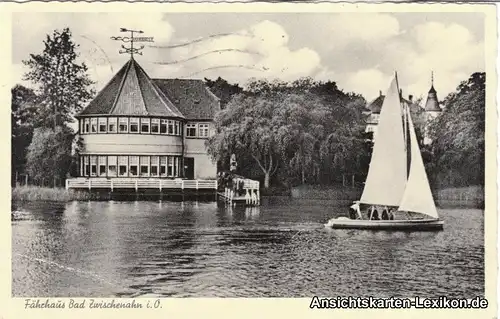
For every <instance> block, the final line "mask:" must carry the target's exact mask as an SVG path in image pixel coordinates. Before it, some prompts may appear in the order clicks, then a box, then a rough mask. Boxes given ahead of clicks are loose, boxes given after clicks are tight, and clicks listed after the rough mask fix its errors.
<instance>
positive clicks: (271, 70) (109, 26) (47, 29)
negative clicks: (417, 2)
mask: <svg viewBox="0 0 500 319" xmlns="http://www.w3.org/2000/svg"><path fill="white" fill-rule="evenodd" d="M165 17H169V15H164V14H161V13H149V14H143V13H140V14H138V13H107V14H105V13H72V14H68V13H65V14H60V13H19V16H17V17H14V19H13V21H14V22H13V35H14V36H13V57H14V61H13V64H14V65H16V71H13V74H12V77H13V78H16V77H17V78H19V79H20V75H21V74H22V70H21V69H22V68H21V66H20V64H21V60H23V59H26V58H28V56H29V53H38V52H41V51H42V49H43V45H42V41H43V40H44V38H45V35H46V34H47V33H51V32H52V30H54V29H56V28H57V29H61V28H63V27H66V26H69V27H70V29H71V30H72V31H73V35H74V39H75V41H76V42H77V43H79V44H80V48H79V51H80V52H81V59H82V60H83V61H85V63H86V64H87V65H88V66H89V73H90V75H91V77H92V79H93V80H94V81H97V85H96V87H97V88H98V89H99V88H102V86H103V85H105V84H106V83H107V82H108V81H109V80H110V79H111V77H112V76H113V75H114V73H116V72H117V71H118V69H119V68H120V67H121V66H122V65H123V64H124V63H125V62H126V60H127V59H128V57H127V56H126V55H119V54H118V51H119V50H120V46H121V44H122V43H119V42H117V41H113V40H111V39H110V36H124V35H126V34H125V33H120V32H119V28H120V27H126V28H130V29H133V28H139V29H141V30H144V32H145V33H144V36H153V37H154V38H155V43H154V45H173V44H178V43H185V42H189V41H193V40H196V39H200V37H210V36H211V35H214V34H217V33H218V32H232V34H231V35H225V36H220V37H210V38H208V39H206V40H204V41H201V42H196V43H193V44H191V45H188V46H184V47H178V48H169V49H159V48H153V47H149V46H148V44H145V46H146V47H145V48H144V50H143V52H144V56H138V57H137V60H138V61H139V63H140V64H141V65H142V66H143V67H144V69H145V70H146V71H147V72H148V74H149V75H150V76H151V77H153V78H175V77H188V76H191V75H192V74H195V73H197V74H195V75H193V76H192V77H193V78H204V77H208V78H217V77H219V76H221V77H223V78H225V79H227V80H228V81H230V82H237V83H240V84H241V85H244V84H245V83H246V82H247V81H248V80H249V79H250V78H268V79H274V78H280V79H282V80H286V81H288V80H295V79H297V78H300V77H304V76H312V77H314V78H315V79H317V80H323V81H328V80H331V81H335V82H337V83H338V85H339V88H341V89H344V90H345V91H353V92H357V93H361V94H363V95H364V96H365V98H366V99H367V100H371V99H373V98H375V97H376V96H377V95H378V94H379V90H382V91H383V92H384V91H385V90H386V89H387V87H388V85H389V82H390V78H391V76H392V75H393V74H394V71H398V77H399V80H400V87H401V88H402V89H403V93H404V95H408V94H412V95H414V96H416V97H418V96H421V95H422V96H424V97H425V96H426V94H427V92H428V90H429V87H430V73H431V71H434V75H435V76H434V77H435V81H434V85H435V88H436V90H437V91H438V97H439V98H441V99H442V98H444V97H445V96H446V95H447V94H448V93H449V92H452V91H454V90H455V88H456V86H457V85H458V84H459V83H460V81H462V80H466V79H467V78H468V77H469V75H470V74H472V73H473V72H477V71H483V70H484V67H485V66H484V61H485V60H484V40H483V39H482V36H481V35H478V36H476V35H475V34H474V33H472V32H471V31H470V30H469V29H468V28H466V27H464V25H466V24H462V22H461V20H458V18H457V19H456V20H453V19H455V18H453V17H452V18H453V19H451V20H450V19H448V20H447V21H448V22H446V23H444V22H443V21H442V19H441V18H439V19H435V20H429V17H428V16H426V15H423V16H422V15H419V14H418V13H415V14H414V15H413V14H412V16H411V17H412V19H410V20H411V21H410V20H408V21H407V20H402V18H401V16H397V15H391V14H388V13H342V14H328V16H327V15H326V14H311V15H309V16H308V15H307V14H303V15H301V18H300V19H290V18H289V17H290V16H287V15H286V14H283V15H278V14H276V15H273V16H269V15H268V16H266V19H261V20H259V16H256V14H249V15H245V14H241V15H239V16H238V19H237V21H236V22H235V20H234V19H224V18H220V21H219V16H217V15H209V16H207V17H205V16H204V17H203V18H200V19H201V20H200V21H205V20H206V19H208V20H206V21H208V22H207V23H206V25H204V26H203V28H196V27H194V28H187V29H186V28H181V27H180V26H178V23H177V24H176V22H175V21H178V19H179V18H178V17H177V18H176V19H177V20H176V19H174V18H172V19H171V20H170V21H171V22H169V21H168V19H166V18H165ZM186 17H189V15H186ZM221 17H222V16H221ZM450 17H451V16H450ZM417 18H418V19H417ZM210 19H215V20H214V21H216V22H217V23H214V22H213V21H212V20H210ZM398 19H399V20H398ZM414 19H415V20H414ZM471 19H472V18H471ZM184 21H185V20H184ZM256 21H257V22H256ZM414 21H418V22H414ZM450 21H452V22H450ZM478 23H479V22H478ZM32 25H36V26H37V28H32V27H30V26H32ZM176 26H177V27H178V30H176V29H175V27H176ZM471 30H472V29H471ZM479 34H481V33H479ZM228 49H231V50H232V51H229V50H228ZM211 51H219V52H215V53H209V52H211ZM197 55H202V56H201V57H199V58H195V59H192V60H190V61H184V62H182V60H185V59H189V58H192V57H194V56H197ZM175 61H178V62H179V63H176V64H175V63H174V64H171V65H159V64H155V62H175ZM227 66H229V67H227ZM235 66H236V67H235ZM237 66H241V67H237ZM218 67H223V68H218ZM207 69H211V70H207ZM16 74H17V75H16ZM19 81H20V80H17V82H16V80H14V82H16V83H19Z"/></svg>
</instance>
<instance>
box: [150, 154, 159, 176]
mask: <svg viewBox="0 0 500 319" xmlns="http://www.w3.org/2000/svg"><path fill="white" fill-rule="evenodd" d="M158 163H159V160H158V156H151V176H158Z"/></svg>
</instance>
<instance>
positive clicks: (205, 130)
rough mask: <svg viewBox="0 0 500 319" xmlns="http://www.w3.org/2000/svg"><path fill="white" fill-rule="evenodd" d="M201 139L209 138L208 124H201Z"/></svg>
mask: <svg viewBox="0 0 500 319" xmlns="http://www.w3.org/2000/svg"><path fill="white" fill-rule="evenodd" d="M198 127H199V130H200V137H208V124H206V123H204V124H201V123H200V124H199V126H198Z"/></svg>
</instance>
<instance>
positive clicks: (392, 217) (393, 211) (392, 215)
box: [389, 207, 396, 220]
mask: <svg viewBox="0 0 500 319" xmlns="http://www.w3.org/2000/svg"><path fill="white" fill-rule="evenodd" d="M395 213H396V208H394V207H393V208H391V209H389V219H390V220H394V214H395Z"/></svg>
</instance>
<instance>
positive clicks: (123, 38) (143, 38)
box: [111, 28, 153, 59]
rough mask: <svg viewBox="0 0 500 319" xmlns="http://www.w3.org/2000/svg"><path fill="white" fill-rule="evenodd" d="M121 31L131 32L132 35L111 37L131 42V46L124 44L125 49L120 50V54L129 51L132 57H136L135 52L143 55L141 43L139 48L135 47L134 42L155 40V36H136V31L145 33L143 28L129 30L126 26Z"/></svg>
mask: <svg viewBox="0 0 500 319" xmlns="http://www.w3.org/2000/svg"><path fill="white" fill-rule="evenodd" d="M120 32H130V37H111V40H118V41H122V42H130V47H126V46H124V45H123V44H122V48H123V50H120V51H118V52H119V53H120V54H123V53H129V54H130V58H131V59H133V58H134V54H139V55H142V52H140V50H142V49H144V46H143V45H141V46H140V47H139V48H134V42H153V37H134V33H144V31H142V30H129V29H126V28H120Z"/></svg>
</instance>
